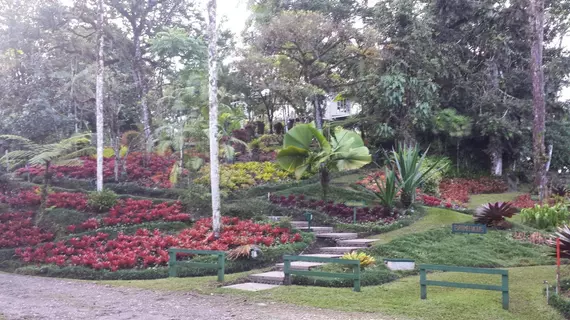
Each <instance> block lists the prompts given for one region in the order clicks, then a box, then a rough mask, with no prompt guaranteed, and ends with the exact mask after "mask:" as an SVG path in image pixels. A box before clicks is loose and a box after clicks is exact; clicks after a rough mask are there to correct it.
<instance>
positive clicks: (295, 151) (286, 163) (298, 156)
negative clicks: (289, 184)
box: [277, 146, 310, 175]
mask: <svg viewBox="0 0 570 320" xmlns="http://www.w3.org/2000/svg"><path fill="white" fill-rule="evenodd" d="M309 155H310V153H309V151H308V150H305V149H302V148H298V147H295V146H288V147H287V148H284V149H281V150H279V152H278V153H277V163H279V165H280V166H281V168H283V169H285V170H287V171H290V172H294V171H296V170H297V168H299V167H301V166H307V167H308V163H307V159H308V158H309ZM305 170H306V168H305ZM303 172H304V170H303ZM301 175H302V173H301Z"/></svg>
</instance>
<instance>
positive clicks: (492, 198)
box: [467, 192, 524, 209]
mask: <svg viewBox="0 0 570 320" xmlns="http://www.w3.org/2000/svg"><path fill="white" fill-rule="evenodd" d="M521 194H524V193H523V192H509V193H493V194H474V195H471V196H470V199H469V203H467V207H468V208H469V209H475V208H477V207H478V206H480V205H482V204H485V203H489V202H500V201H512V200H515V198H516V197H518V196H520V195H521Z"/></svg>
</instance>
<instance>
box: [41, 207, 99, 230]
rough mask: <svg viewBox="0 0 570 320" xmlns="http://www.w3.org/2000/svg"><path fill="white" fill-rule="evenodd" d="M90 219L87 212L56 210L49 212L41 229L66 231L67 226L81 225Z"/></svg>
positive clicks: (42, 222)
mask: <svg viewBox="0 0 570 320" xmlns="http://www.w3.org/2000/svg"><path fill="white" fill-rule="evenodd" d="M89 218H90V216H89V214H88V213H86V212H82V211H75V210H70V209H62V208H55V209H52V210H48V211H47V212H46V213H45V214H44V218H43V219H42V221H41V224H40V227H43V228H46V229H48V230H55V231H64V230H65V228H66V227H67V226H69V225H77V224H80V223H82V222H84V221H85V220H87V219H89Z"/></svg>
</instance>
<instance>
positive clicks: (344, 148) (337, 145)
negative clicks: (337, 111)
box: [331, 128, 364, 152]
mask: <svg viewBox="0 0 570 320" xmlns="http://www.w3.org/2000/svg"><path fill="white" fill-rule="evenodd" d="M331 145H332V148H333V150H334V151H335V152H348V151H349V150H350V149H355V148H360V147H364V141H362V138H361V137H360V135H359V134H358V133H356V132H354V131H351V130H345V129H342V128H337V129H335V131H334V136H333V138H332V140H331Z"/></svg>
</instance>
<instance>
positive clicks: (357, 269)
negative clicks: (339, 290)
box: [352, 262, 360, 292]
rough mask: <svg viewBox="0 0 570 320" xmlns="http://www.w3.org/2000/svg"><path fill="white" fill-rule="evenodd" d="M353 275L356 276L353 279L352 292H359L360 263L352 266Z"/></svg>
mask: <svg viewBox="0 0 570 320" xmlns="http://www.w3.org/2000/svg"><path fill="white" fill-rule="evenodd" d="M353 268H354V273H355V274H356V278H355V279H354V288H353V289H352V290H354V292H360V262H359V263H358V264H355V265H354V267H353Z"/></svg>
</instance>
